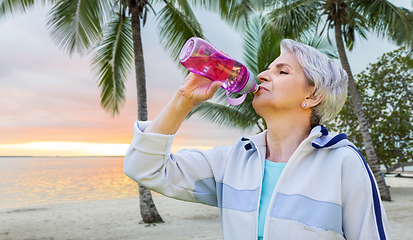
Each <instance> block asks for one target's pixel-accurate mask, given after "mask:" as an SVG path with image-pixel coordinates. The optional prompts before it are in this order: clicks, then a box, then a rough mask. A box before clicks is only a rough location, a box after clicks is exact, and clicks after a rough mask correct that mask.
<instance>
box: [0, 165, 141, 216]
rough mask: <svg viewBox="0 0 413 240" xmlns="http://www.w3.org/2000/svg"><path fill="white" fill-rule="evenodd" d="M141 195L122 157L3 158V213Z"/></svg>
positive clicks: (0, 188) (0, 204)
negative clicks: (48, 205) (127, 172)
mask: <svg viewBox="0 0 413 240" xmlns="http://www.w3.org/2000/svg"><path fill="white" fill-rule="evenodd" d="M138 195H139V187H138V184H137V183H136V182H134V181H133V180H131V179H130V178H128V177H127V176H126V175H125V174H124V173H123V157H81V158H78V157H72V158H66V157H55V158H51V157H43V158H42V157H0V209H6V208H21V207H28V206H31V205H39V204H51V203H67V202H85V201H98V200H112V199H123V198H132V197H137V196H138Z"/></svg>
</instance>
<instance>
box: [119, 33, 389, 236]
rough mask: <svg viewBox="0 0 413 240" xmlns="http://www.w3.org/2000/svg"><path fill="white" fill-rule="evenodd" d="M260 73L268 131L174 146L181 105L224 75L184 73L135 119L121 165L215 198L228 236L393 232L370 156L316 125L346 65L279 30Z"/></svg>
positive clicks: (195, 100) (183, 111) (171, 193)
mask: <svg viewBox="0 0 413 240" xmlns="http://www.w3.org/2000/svg"><path fill="white" fill-rule="evenodd" d="M258 79H259V81H260V82H261V84H260V86H259V90H258V91H257V92H256V93H255V97H254V101H253V107H254V109H255V111H256V112H257V114H259V115H260V116H261V117H263V118H264V119H265V122H266V123H267V130H266V131H264V132H263V133H260V134H258V135H255V136H251V137H246V136H242V137H240V138H239V139H238V141H237V142H236V143H235V144H234V145H233V146H220V147H216V148H214V149H211V150H206V151H200V150H197V149H189V150H182V151H180V152H178V153H177V154H172V153H171V152H170V149H171V145H172V142H173V140H174V137H175V134H176V132H177V131H178V129H179V127H180V126H181V124H182V122H183V121H184V119H185V117H186V116H187V114H188V113H189V112H190V111H191V110H192V109H193V108H194V107H195V106H196V105H197V104H200V103H202V102H203V101H205V100H208V99H210V98H211V97H212V96H213V95H214V93H215V92H216V91H217V89H218V88H219V86H220V85H221V83H220V82H212V81H210V80H208V79H206V78H204V77H201V76H198V75H195V74H190V75H189V76H188V77H187V79H186V81H185V82H184V83H183V85H182V86H181V87H180V88H179V90H178V91H177V92H176V94H175V95H174V96H173V98H172V100H171V101H170V102H169V103H168V104H167V106H166V107H165V108H164V109H163V110H162V112H161V113H160V114H159V115H158V116H157V117H156V118H155V119H154V120H153V121H152V122H137V123H136V124H135V126H134V131H135V133H134V137H133V140H132V144H131V146H130V148H129V150H128V152H127V153H126V156H125V163H124V172H125V173H126V175H128V176H129V177H131V178H132V179H134V180H135V181H137V182H138V183H140V184H141V185H143V186H146V187H148V188H150V189H152V190H154V191H155V192H159V193H161V194H163V195H165V196H168V197H172V198H176V199H181V200H185V201H192V202H199V203H203V204H208V205H212V206H217V207H218V208H219V211H220V218H221V224H222V234H223V238H224V239H226V240H231V239H236V240H240V239H241V240H242V239H245V240H253V239H255V240H256V239H264V240H267V239H268V240H269V239H280V240H286V239H293V240H297V239H306V240H311V239H317V240H320V239H363V240H364V239H391V233H390V227H389V224H388V221H387V218H386V214H385V212H384V208H383V207H382V204H381V201H380V198H379V193H378V190H377V186H376V182H375V180H374V178H373V175H372V173H371V172H370V170H369V168H368V166H367V164H366V162H365V161H364V159H363V158H362V157H361V155H360V154H359V152H358V151H357V150H356V148H355V147H354V145H353V144H352V143H350V142H349V141H348V140H347V137H346V135H345V134H338V135H330V134H329V133H328V131H327V129H326V128H325V127H323V126H322V125H321V124H323V123H327V122H328V121H331V120H332V119H333V118H334V116H335V115H336V114H337V113H338V112H339V111H340V109H341V108H342V106H343V104H344V102H345V100H346V96H347V75H346V73H345V71H344V70H342V69H341V68H340V67H338V66H337V65H336V64H335V63H334V62H333V61H332V60H330V59H328V58H327V57H326V56H325V55H324V54H322V53H320V52H319V51H317V50H316V49H314V48H312V47H309V46H307V45H304V44H301V43H298V42H295V41H292V40H287V39H285V40H283V41H282V42H281V55H280V57H278V58H277V59H275V61H274V62H273V63H271V65H270V66H269V67H268V69H267V70H266V71H264V72H262V73H260V74H259V75H258Z"/></svg>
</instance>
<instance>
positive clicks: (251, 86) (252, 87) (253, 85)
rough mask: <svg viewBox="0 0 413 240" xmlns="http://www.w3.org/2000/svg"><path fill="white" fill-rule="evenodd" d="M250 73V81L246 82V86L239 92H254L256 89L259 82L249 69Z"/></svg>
mask: <svg viewBox="0 0 413 240" xmlns="http://www.w3.org/2000/svg"><path fill="white" fill-rule="evenodd" d="M248 73H249V75H248V81H247V83H246V84H245V86H244V87H243V88H242V89H241V91H239V92H238V93H240V94H244V93H250V92H254V91H255V89H256V86H257V82H256V81H255V76H254V74H252V73H251V72H250V71H248Z"/></svg>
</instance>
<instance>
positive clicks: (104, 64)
mask: <svg viewBox="0 0 413 240" xmlns="http://www.w3.org/2000/svg"><path fill="white" fill-rule="evenodd" d="M133 56H134V55H133V40H132V26H131V20H130V18H128V17H119V18H115V19H113V21H112V22H111V23H109V25H108V26H107V28H106V31H105V33H104V35H103V39H102V41H101V42H100V43H99V45H98V47H97V48H96V51H95V52H94V54H93V56H92V66H93V69H94V71H95V72H96V74H97V75H98V79H99V87H100V88H101V106H102V107H103V108H104V109H105V110H106V111H107V112H109V113H111V114H112V115H113V116H115V115H116V114H119V110H120V107H121V106H122V105H123V103H124V100H125V94H124V90H125V85H124V82H125V81H126V78H127V75H128V74H129V73H130V72H131V71H132V69H133V66H134V65H133V60H134V58H133Z"/></svg>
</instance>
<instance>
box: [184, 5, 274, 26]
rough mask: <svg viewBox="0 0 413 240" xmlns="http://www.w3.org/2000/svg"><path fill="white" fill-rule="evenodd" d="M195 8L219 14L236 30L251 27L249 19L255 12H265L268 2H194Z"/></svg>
mask: <svg viewBox="0 0 413 240" xmlns="http://www.w3.org/2000/svg"><path fill="white" fill-rule="evenodd" d="M192 2H194V5H195V6H201V7H202V8H204V9H207V10H210V11H213V12H216V13H218V14H219V15H220V16H221V18H222V19H223V20H224V21H225V22H226V23H227V24H229V25H230V26H232V27H234V29H235V30H243V29H245V27H248V25H249V17H250V16H251V15H253V13H254V12H255V11H257V10H258V11H261V10H264V8H265V5H266V3H267V2H268V0H193V1H192Z"/></svg>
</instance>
